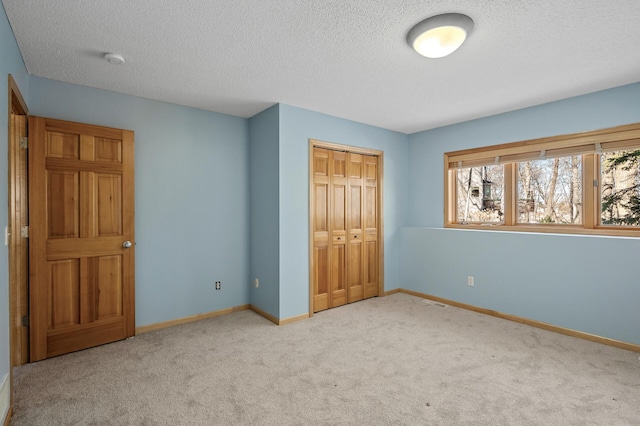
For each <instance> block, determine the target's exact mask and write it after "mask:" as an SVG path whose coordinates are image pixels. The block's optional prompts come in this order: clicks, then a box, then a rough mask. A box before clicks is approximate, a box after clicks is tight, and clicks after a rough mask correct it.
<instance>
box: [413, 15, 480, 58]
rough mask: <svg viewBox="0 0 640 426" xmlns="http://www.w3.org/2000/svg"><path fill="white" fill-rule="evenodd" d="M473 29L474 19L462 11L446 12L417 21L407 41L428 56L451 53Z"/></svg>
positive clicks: (420, 52) (442, 55)
mask: <svg viewBox="0 0 640 426" xmlns="http://www.w3.org/2000/svg"><path fill="white" fill-rule="evenodd" d="M471 31H473V19H471V18H469V17H468V16H467V15H463V14H461V13H445V14H442V15H436V16H432V17H430V18H427V19H425V20H424V21H421V22H419V23H417V24H416V25H415V26H414V27H413V28H411V29H410V30H409V33H408V34H407V43H409V46H411V47H412V48H413V49H415V51H416V52H418V53H419V54H421V55H422V56H426V57H427V58H442V57H444V56H447V55H450V54H452V53H453V52H455V50H456V49H457V48H459V47H460V46H462V43H464V41H465V40H466V38H467V37H469V35H470V34H471Z"/></svg>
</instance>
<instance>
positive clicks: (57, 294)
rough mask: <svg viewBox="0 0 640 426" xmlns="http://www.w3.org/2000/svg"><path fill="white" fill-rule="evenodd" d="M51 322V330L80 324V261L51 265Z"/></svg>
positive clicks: (59, 262)
mask: <svg viewBox="0 0 640 426" xmlns="http://www.w3.org/2000/svg"><path fill="white" fill-rule="evenodd" d="M50 265H51V266H50V268H51V274H50V277H51V290H50V292H51V299H50V300H51V306H49V311H50V312H51V322H50V323H49V328H50V329H51V330H57V329H60V328H64V327H68V326H72V325H75V324H80V263H79V262H78V259H69V260H60V261H56V262H51V263H50Z"/></svg>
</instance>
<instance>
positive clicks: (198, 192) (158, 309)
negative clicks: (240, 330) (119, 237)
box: [30, 76, 249, 326]
mask: <svg viewBox="0 0 640 426" xmlns="http://www.w3.org/2000/svg"><path fill="white" fill-rule="evenodd" d="M30 87H31V90H30V107H31V113H32V114H33V115H40V116H45V117H51V118H58V119H64V120H70V121H78V122H83V123H90V124H98V125H104V126H110V127H117V128H124V129H131V130H133V131H135V179H136V180H135V202H136V206H135V208H136V220H135V224H136V242H137V246H136V325H138V326H141V325H146V324H152V323H157V322H162V321H168V320H172V319H176V318H182V317H186V316H189V315H194V314H198V313H203V312H210V311H215V310H219V309H224V308H228V307H231V306H237V305H242V304H247V303H249V286H248V282H249V273H248V272H249V147H248V122H247V120H246V119H243V118H238V117H232V116H228V115H223V114H217V113H213V112H208V111H203V110H198V109H194V108H186V107H182V106H178V105H173V104H167V103H163V102H156V101H151V100H148V99H142V98H137V97H133V96H127V95H122V94H118V93H113V92H108V91H104V90H98V89H92V88H88V87H84V86H79V85H74V84H67V83H61V82H57V81H53V80H47V79H43V78H39V77H33V76H32V77H31V78H30ZM216 280H220V281H222V290H219V291H215V290H214V289H213V288H214V281H216Z"/></svg>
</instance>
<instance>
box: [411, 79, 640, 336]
mask: <svg viewBox="0 0 640 426" xmlns="http://www.w3.org/2000/svg"><path fill="white" fill-rule="evenodd" d="M639 121H640V83H637V84H632V85H628V86H623V87H618V88H615V89H610V90H605V91H601V92H596V93H592V94H588V95H584V96H579V97H575V98H570V99H566V100H562V101H558V102H553V103H549V104H545V105H540V106H536V107H532V108H527V109H523V110H518V111H513V112H509V113H505V114H500V115H496V116H492V117H488V118H484V119H479V120H474V121H469V122H465V123H461V124H457V125H452V126H447V127H443V128H439V129H434V130H431V131H425V132H421V133H416V134H413V135H410V136H409V152H410V156H409V187H410V193H411V199H410V214H409V221H408V224H409V225H410V226H411V227H407V228H405V229H403V232H402V256H401V258H402V268H401V270H402V282H403V287H405V288H409V289H411V290H415V291H419V292H423V293H427V294H432V295H436V296H440V297H445V298H449V299H453V300H456V301H459V302H464V303H469V304H472V305H475V306H479V307H483V308H488V309H494V310H498V311H501V312H504V313H509V314H513V315H519V316H523V317H526V318H531V319H535V320H539V321H544V322H548V323H552V324H555V325H558V326H561V327H568V328H571V329H576V330H580V331H584V332H588V333H594V334H598V335H601V336H605V337H609V338H613V339H618V340H623V341H627V342H632V343H640V310H638V309H637V306H636V305H637V303H636V302H637V301H638V300H640V285H639V284H640V281H639V280H638V277H639V276H640V266H639V265H640V263H638V261H637V259H638V256H640V240H638V239H627V238H614V237H592V236H577V235H576V236H569V235H552V234H545V235H542V234H540V235H533V234H524V233H506V232H492V231H466V230H463V231H458V230H451V229H437V228H442V226H443V221H444V219H443V210H444V209H443V197H444V189H443V185H444V183H443V175H444V165H443V154H444V152H447V151H453V150H459V149H465V148H473V147H479V146H486V145H494V144H498V143H507V142H515V141H519V140H526V139H531V138H538V137H544V136H552V135H558V134H566V133H574V132H581V131H588V130H594V129H600V128H605V127H611V126H616V125H622V124H628V123H634V122H639ZM420 227H428V228H429V229H425V228H420ZM467 275H473V276H475V278H476V285H475V286H474V287H473V288H471V287H468V286H467V285H466V282H467V280H466V277H467Z"/></svg>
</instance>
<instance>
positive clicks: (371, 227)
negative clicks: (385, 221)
mask: <svg viewBox="0 0 640 426" xmlns="http://www.w3.org/2000/svg"><path fill="white" fill-rule="evenodd" d="M364 170H365V179H364V191H365V202H364V208H363V210H364V221H365V225H364V226H365V229H364V239H365V251H366V254H365V269H364V273H365V274H364V281H365V284H364V297H365V299H366V298H369V297H374V296H378V295H379V293H380V282H379V278H378V276H379V273H378V271H379V270H380V264H379V259H380V252H379V251H378V250H379V241H378V223H379V218H378V211H379V206H378V157H375V156H371V155H367V156H364Z"/></svg>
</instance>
